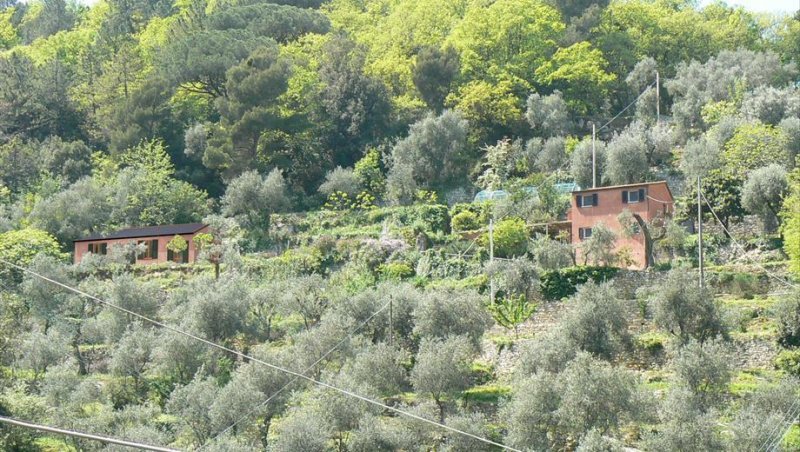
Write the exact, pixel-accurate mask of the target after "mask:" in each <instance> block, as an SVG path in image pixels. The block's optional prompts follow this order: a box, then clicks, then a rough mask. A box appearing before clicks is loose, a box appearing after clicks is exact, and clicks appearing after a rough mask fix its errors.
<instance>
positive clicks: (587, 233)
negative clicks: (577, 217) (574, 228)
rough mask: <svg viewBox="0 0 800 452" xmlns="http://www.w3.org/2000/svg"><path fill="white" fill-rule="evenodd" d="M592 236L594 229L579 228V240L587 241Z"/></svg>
mask: <svg viewBox="0 0 800 452" xmlns="http://www.w3.org/2000/svg"><path fill="white" fill-rule="evenodd" d="M591 236H592V228H578V238H580V239H581V240H586V239H588V238H589V237H591Z"/></svg>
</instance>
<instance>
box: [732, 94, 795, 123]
mask: <svg viewBox="0 0 800 452" xmlns="http://www.w3.org/2000/svg"><path fill="white" fill-rule="evenodd" d="M742 114H743V115H744V116H745V117H746V118H748V119H750V120H756V121H760V122H762V123H764V124H770V125H773V126H777V125H778V124H779V123H780V122H781V121H782V120H783V119H784V118H790V117H797V115H798V114H800V94H799V93H798V91H797V89H796V88H785V89H778V88H774V87H771V86H760V87H758V88H756V89H754V90H753V91H749V92H748V93H746V94H745V95H744V99H742Z"/></svg>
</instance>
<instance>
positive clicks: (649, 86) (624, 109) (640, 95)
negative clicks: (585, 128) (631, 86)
mask: <svg viewBox="0 0 800 452" xmlns="http://www.w3.org/2000/svg"><path fill="white" fill-rule="evenodd" d="M655 84H656V82H653V83H651V84H649V85H648V86H647V88H645V89H644V90H643V91H642V92H641V94H639V96H638V97H637V98H636V99H635V100H634V101H633V102H631V103H629V104H628V105H627V106H625V108H623V109H622V110H621V111H620V112H619V113H617V115H616V116H614V117H613V118H611V119H609V120H608V122H607V123H605V124H603V125H602V126H600V128H599V129H597V130H598V131H600V130H603V129H605V128H606V127H608V125H609V124H611V123H612V122H614V121H616V120H617V118H619V117H620V116H622V114H623V113H625V112H626V111H627V110H628V109H629V108H631V107H633V106H634V104H636V102H639V99H641V98H642V96H644V95H645V94H646V93H647V92H648V91H650V88H652V87H653V86H654V85H655Z"/></svg>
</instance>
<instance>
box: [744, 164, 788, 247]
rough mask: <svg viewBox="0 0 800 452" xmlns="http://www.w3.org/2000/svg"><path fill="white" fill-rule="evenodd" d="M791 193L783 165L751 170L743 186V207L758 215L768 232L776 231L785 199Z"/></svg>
mask: <svg viewBox="0 0 800 452" xmlns="http://www.w3.org/2000/svg"><path fill="white" fill-rule="evenodd" d="M788 194H789V181H788V175H787V173H786V170H785V169H784V168H783V166H781V165H778V164H772V165H768V166H765V167H763V168H759V169H757V170H754V171H752V172H750V173H749V174H748V176H747V181H746V182H745V183H744V187H742V207H744V208H745V210H747V211H748V212H750V213H752V214H755V215H758V217H759V218H760V219H761V222H762V223H763V225H764V230H765V231H766V232H771V231H774V230H775V229H776V228H777V226H778V220H779V218H780V216H779V214H780V211H781V207H782V206H783V199H784V198H785V197H786V195H788Z"/></svg>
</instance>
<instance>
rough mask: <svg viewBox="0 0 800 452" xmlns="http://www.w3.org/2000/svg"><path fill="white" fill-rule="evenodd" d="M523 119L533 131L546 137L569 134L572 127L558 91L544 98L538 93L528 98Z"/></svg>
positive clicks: (565, 104)
mask: <svg viewBox="0 0 800 452" xmlns="http://www.w3.org/2000/svg"><path fill="white" fill-rule="evenodd" d="M525 119H527V120H528V123H529V124H530V125H531V127H532V128H533V129H534V130H536V131H538V132H539V133H540V134H541V135H543V136H548V137H553V136H557V135H563V134H566V133H569V131H570V129H571V127H572V124H571V123H570V120H569V112H568V111H567V103H566V102H564V96H563V95H562V94H561V91H558V90H556V91H554V92H553V94H549V95H546V96H542V95H541V94H539V93H533V94H531V95H530V96H528V101H527V111H526V112H525Z"/></svg>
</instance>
